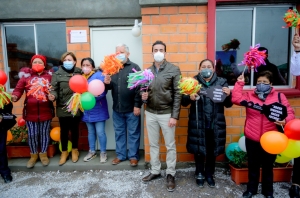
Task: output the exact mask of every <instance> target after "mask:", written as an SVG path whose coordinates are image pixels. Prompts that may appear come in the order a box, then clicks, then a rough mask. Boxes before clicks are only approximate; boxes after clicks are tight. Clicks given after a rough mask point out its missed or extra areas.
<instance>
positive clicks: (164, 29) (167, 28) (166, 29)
mask: <svg viewBox="0 0 300 198" xmlns="http://www.w3.org/2000/svg"><path fill="white" fill-rule="evenodd" d="M160 32H161V33H176V32H177V25H161V26H160Z"/></svg>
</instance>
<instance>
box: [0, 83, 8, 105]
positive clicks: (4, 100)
mask: <svg viewBox="0 0 300 198" xmlns="http://www.w3.org/2000/svg"><path fill="white" fill-rule="evenodd" d="M10 102H11V96H10V95H9V94H8V93H6V91H5V87H4V86H3V85H0V108H1V109H3V108H4V105H6V104H9V103H10Z"/></svg>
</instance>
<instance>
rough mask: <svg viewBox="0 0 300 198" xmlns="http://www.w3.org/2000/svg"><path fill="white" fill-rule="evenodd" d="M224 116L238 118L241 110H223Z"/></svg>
mask: <svg viewBox="0 0 300 198" xmlns="http://www.w3.org/2000/svg"><path fill="white" fill-rule="evenodd" d="M224 115H225V116H235V117H240V116H241V109H225V112H224Z"/></svg>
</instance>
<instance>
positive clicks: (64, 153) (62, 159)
mask: <svg viewBox="0 0 300 198" xmlns="http://www.w3.org/2000/svg"><path fill="white" fill-rule="evenodd" d="M68 159H69V152H68V151H62V152H61V155H60V160H59V162H58V165H60V166H61V165H63V164H65V163H66V161H67V160H68Z"/></svg>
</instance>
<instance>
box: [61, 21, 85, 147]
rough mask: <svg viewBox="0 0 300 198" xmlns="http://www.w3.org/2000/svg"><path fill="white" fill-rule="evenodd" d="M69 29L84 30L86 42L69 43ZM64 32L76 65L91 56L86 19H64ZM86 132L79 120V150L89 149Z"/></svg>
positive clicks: (68, 48) (83, 124)
mask: <svg viewBox="0 0 300 198" xmlns="http://www.w3.org/2000/svg"><path fill="white" fill-rule="evenodd" d="M70 30H86V32H87V42H86V43H70ZM66 34H67V50H68V51H69V52H73V53H74V54H75V56H76V58H77V64H76V66H77V67H80V63H81V60H82V59H83V58H86V57H91V45H90V28H89V22H88V20H87V19H86V20H66ZM87 135H88V132H87V128H86V125H85V123H83V122H81V123H80V126H79V141H78V149H79V150H89V143H88V137H87Z"/></svg>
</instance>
